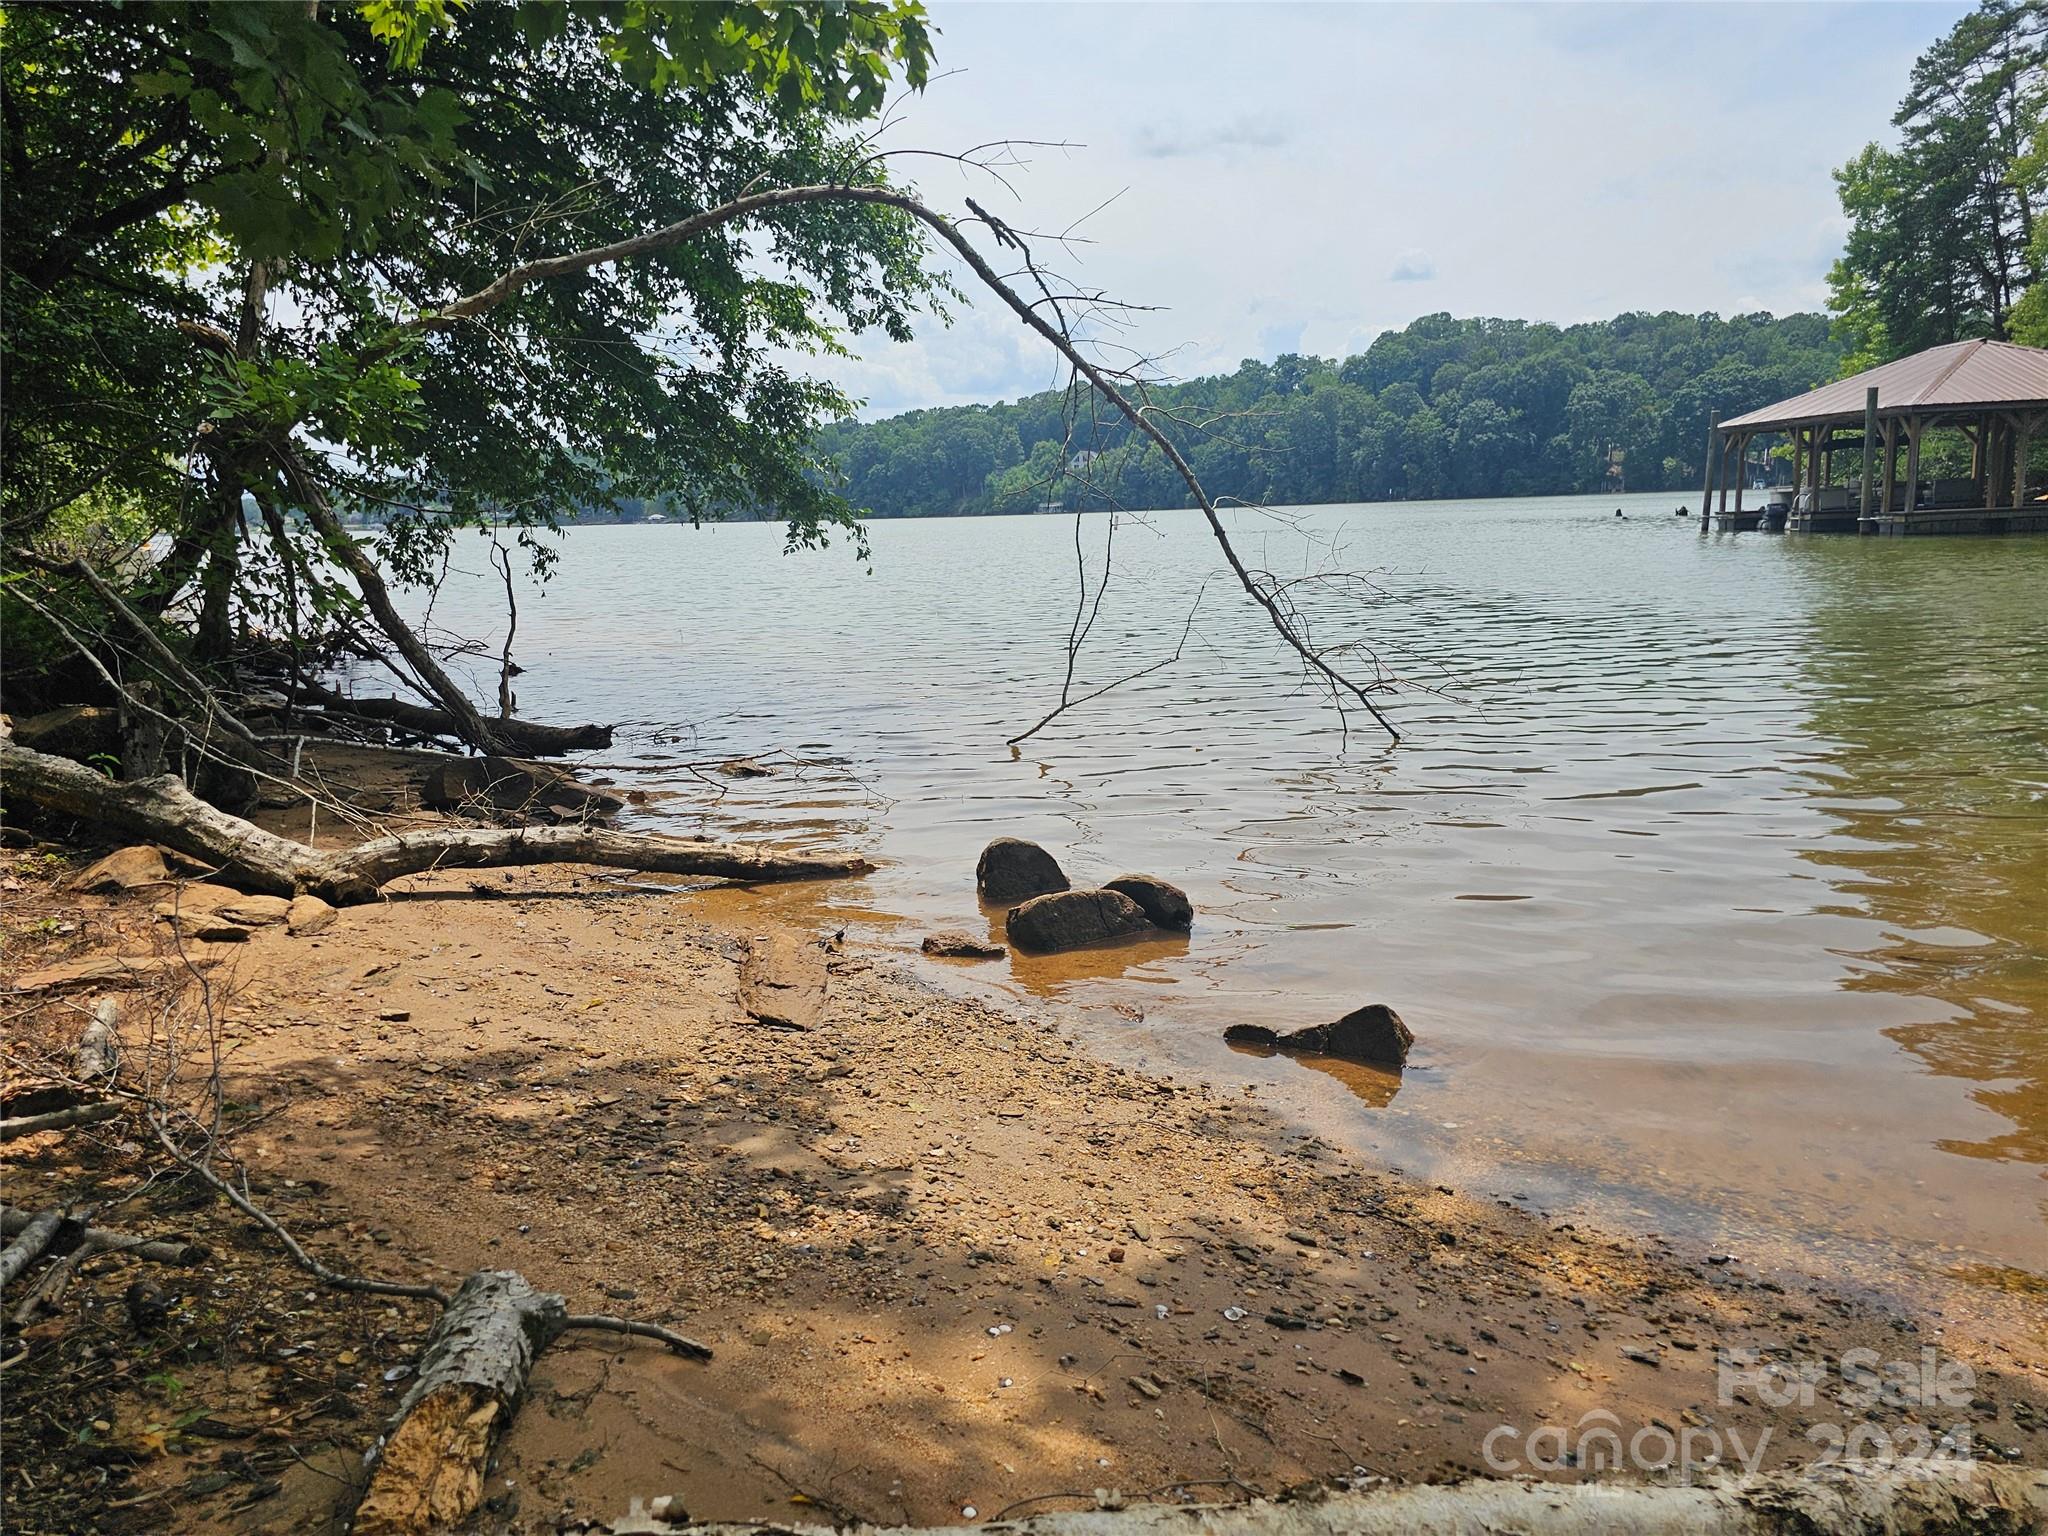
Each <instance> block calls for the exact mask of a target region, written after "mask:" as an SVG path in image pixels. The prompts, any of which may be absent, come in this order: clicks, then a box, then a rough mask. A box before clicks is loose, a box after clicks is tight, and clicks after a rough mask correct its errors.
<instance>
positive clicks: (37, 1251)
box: [0, 1205, 64, 1290]
mask: <svg viewBox="0 0 2048 1536" xmlns="http://www.w3.org/2000/svg"><path fill="white" fill-rule="evenodd" d="M62 1225H64V1212H63V1211H62V1210H60V1209H59V1208H58V1207H56V1206H54V1205H53V1206H51V1207H50V1208H49V1209H48V1210H47V1211H39V1212H38V1213H37V1214H36V1215H35V1216H33V1217H31V1218H30V1219H29V1223H28V1225H27V1226H25V1227H23V1228H22V1229H21V1233H20V1235H19V1236H18V1237H16V1238H15V1239H14V1241H13V1242H11V1243H9V1244H8V1245H7V1247H6V1248H5V1249H4V1250H0V1290H4V1289H6V1288H7V1287H8V1286H10V1285H12V1284H14V1282H15V1281H16V1280H17V1279H19V1278H20V1277H21V1272H22V1271H23V1270H25V1269H27V1268H28V1267H29V1265H31V1264H33V1263H35V1261H36V1260H37V1259H39V1258H41V1257H42V1256H43V1250H44V1249H45V1248H47V1247H49V1246H50V1240H51V1239H52V1238H54V1237H55V1236H56V1235H57V1229H58V1228H59V1227H61V1226H62Z"/></svg>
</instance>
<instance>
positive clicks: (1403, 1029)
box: [1223, 1003, 1415, 1070]
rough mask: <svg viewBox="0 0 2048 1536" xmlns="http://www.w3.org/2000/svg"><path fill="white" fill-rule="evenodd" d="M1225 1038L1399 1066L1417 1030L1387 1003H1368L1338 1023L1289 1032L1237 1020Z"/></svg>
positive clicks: (1239, 1042)
mask: <svg viewBox="0 0 2048 1536" xmlns="http://www.w3.org/2000/svg"><path fill="white" fill-rule="evenodd" d="M1223 1038H1224V1039H1225V1040H1228V1041H1229V1042H1230V1043H1231V1044H1233V1045H1264V1046H1270V1047H1271V1048H1272V1049H1274V1050H1276V1051H1295V1052H1299V1053H1300V1054H1302V1055H1305V1056H1338V1057H1342V1058H1343V1059H1344V1060H1345V1061H1361V1062H1364V1063H1365V1064H1366V1065H1367V1066H1371V1067H1392V1068H1394V1069H1396V1070H1399V1069H1400V1067H1401V1066H1402V1065H1403V1063H1405V1062H1406V1061H1407V1060H1408V1048H1409V1047H1410V1046H1412V1045H1413V1044H1414V1043H1415V1034H1414V1032H1413V1031H1412V1030H1410V1029H1409V1028H1408V1026H1407V1025H1406V1024H1404V1023H1402V1022H1401V1015H1399V1014H1398V1013H1396V1012H1394V1010H1393V1009H1391V1008H1389V1007H1388V1006H1387V1005H1386V1004H1385V1003H1367V1004H1366V1005H1365V1006H1364V1007H1363V1008H1354V1009H1353V1010H1352V1011H1351V1012H1349V1013H1347V1014H1345V1015H1344V1017H1343V1018H1341V1019H1339V1020H1337V1021H1336V1022H1335V1023H1334V1024H1311V1025H1310V1026H1309V1027H1308V1028H1306V1029H1297V1030H1294V1031H1293V1032H1292V1033H1289V1034H1285V1035H1283V1034H1281V1033H1279V1032H1278V1031H1277V1030H1271V1029H1268V1028H1266V1026H1265V1025H1263V1024H1233V1025H1231V1026H1230V1028H1228V1029H1226V1030H1225V1031H1223Z"/></svg>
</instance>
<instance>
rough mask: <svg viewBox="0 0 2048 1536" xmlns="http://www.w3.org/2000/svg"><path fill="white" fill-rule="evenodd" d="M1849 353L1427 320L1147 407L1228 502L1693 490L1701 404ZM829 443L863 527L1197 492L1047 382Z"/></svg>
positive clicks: (1114, 425)
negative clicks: (872, 521)
mask: <svg viewBox="0 0 2048 1536" xmlns="http://www.w3.org/2000/svg"><path fill="white" fill-rule="evenodd" d="M1842 359H1843V348H1842V347H1841V346H1840V345H1838V344H1837V343H1836V342H1834V341H1833V340H1831V339H1830V337H1829V322H1828V319H1827V317H1826V316H1824V315H1787V316H1784V317H1783V318H1777V317H1774V316H1771V315H1769V314H1754V315H1734V316H1731V317H1730V318H1728V319H1725V320H1724V319H1722V318H1721V317H1720V316H1718V315H1713V314H1705V315H1683V314H1671V313H1667V314H1657V315H1651V314H1628V315H1621V316H1619V317H1617V318H1615V319H1613V320H1608V321H1602V322H1599V323H1595V324H1587V325H1572V326H1556V325H1547V324H1536V323H1530V322H1528V321H1522V320H1457V319H1453V318H1452V317H1451V316H1450V315H1447V314H1437V315H1426V316H1424V317H1423V318H1422V319H1420V320H1417V321H1416V322H1415V323H1414V324H1412V325H1410V326H1409V327H1408V328H1407V329H1406V330H1404V331H1389V332H1387V333H1385V334H1384V335H1382V336H1381V337H1380V338H1379V339H1378V340H1377V341H1375V342H1374V343H1373V344H1372V346H1371V347H1370V348H1368V349H1367V350H1366V351H1365V353H1364V354H1363V355H1361V356H1357V357H1350V358H1346V359H1344V360H1343V361H1342V362H1337V361H1334V360H1332V359H1328V358H1319V357H1302V356H1298V355H1295V354H1291V353H1290V354H1287V355H1285V356H1282V357H1280V358H1278V359H1277V360H1276V361H1274V362H1271V363H1262V362H1253V361H1247V362H1245V363H1243V364H1241V365H1240V366H1239V367H1238V370H1237V371H1236V372H1235V373H1232V374H1226V375H1222V376H1219V377H1211V378H1202V379H1194V380H1191V381H1189V382H1187V383H1184V384H1177V385H1173V386H1171V387H1167V388H1162V389H1158V390H1155V391H1154V392H1153V394H1152V397H1151V398H1152V400H1153V402H1154V403H1155V404H1157V405H1161V406H1164V407H1167V408H1169V410H1170V411H1171V413H1172V417H1173V418H1174V419H1173V421H1172V422H1170V423H1168V425H1167V430H1168V431H1169V432H1170V433H1171V434H1172V435H1173V436H1174V437H1175V439H1176V440H1177V442H1178V443H1179V445H1180V447H1181V449H1182V451H1183V452H1185V453H1186V454H1187V456H1188V458H1189V460H1190V461H1191V462H1192V463H1193V465H1194V468H1195V471H1196V473H1197V474H1198V475H1199V476H1200V477H1201V480H1202V483H1203V485H1204V486H1205V487H1206V488H1207V489H1208V491H1209V492H1210V494H1211V495H1212V496H1214V497H1216V498H1218V499H1219V500H1220V499H1222V498H1224V497H1237V498H1241V499H1243V500H1247V501H1260V502H1267V503H1272V504H1295V505H1302V504H1309V503H1315V502H1345V501H1400V500H1423V499H1430V498H1435V497H1445V496H1540V495H1556V494H1564V493H1569V492H1578V491H1596V490H1622V489H1626V490H1631V491H1649V490H1673V491H1683V490H1686V489H1688V488H1690V489H1692V490H1694V491H1697V490H1698V487H1699V476H1700V467H1701V456H1702V454H1703V453H1704V452H1705V448H1706V428H1707V414H1708V412H1709V411H1711V410H1719V411H1720V412H1721V413H1722V414H1723V415H1724V416H1725V415H1733V414H1735V413H1736V412H1738V411H1746V410H1751V409H1753V408H1755V407H1757V406H1760V405H1767V404H1769V403H1770V402H1772V401H1774V400H1779V399H1783V398H1784V397H1786V396H1788V395H1796V394H1798V393H1800V392H1801V391H1803V390H1807V389H1810V388H1812V387H1813V386H1814V385H1816V384H1821V383H1825V382H1826V381H1827V380H1829V379H1832V378H1834V377H1835V376H1836V374H1837V373H1838V372H1839V370H1840V368H1841V364H1842ZM1070 423H1071V424H1072V425H1071V435H1070V430H1069V424H1070ZM820 446H821V448H822V449H823V451H824V453H825V455H826V456H827V457H828V458H829V459H831V460H833V461H835V462H836V463H837V464H838V466H839V467H840V470H841V471H842V472H843V473H844V475H845V476H846V485H845V493H846V497H847V499H848V500H849V501H850V502H851V503H852V504H853V505H854V506H855V507H857V508H861V509H863V510H865V511H867V512H868V513H869V514H870V515H872V516H876V517H949V516H972V515H975V514H980V513H994V512H1028V511H1032V510H1035V509H1037V508H1039V507H1042V506H1047V505H1055V504H1056V505H1062V506H1066V507H1100V506H1106V505H1109V504H1110V503H1111V502H1112V501H1114V502H1115V503H1117V504H1120V505H1123V506H1129V507H1161V506H1180V505H1182V504H1184V503H1186V502H1187V501H1188V496H1187V490H1186V487H1185V486H1184V485H1183V484H1182V483H1181V482H1180V480H1179V478H1178V477H1177V476H1176V475H1175V474H1174V472H1173V471H1172V469H1171V468H1170V467H1169V466H1168V465H1167V463H1166V462H1165V460H1164V459H1163V457H1162V456H1161V455H1160V454H1159V452H1158V450H1157V449H1156V448H1153V447H1151V446H1150V445H1149V444H1146V443H1143V442H1142V441H1133V440H1132V437H1131V433H1130V430H1129V428H1128V427H1126V426H1125V425H1124V424H1123V423H1122V422H1121V420H1120V419H1116V418H1115V412H1114V411H1113V410H1112V409H1110V408H1108V407H1107V406H1105V405H1102V404H1101V403H1099V402H1091V401H1089V400H1088V399H1086V398H1085V397H1084V398H1082V399H1081V400H1080V401H1079V403H1078V409H1075V408H1074V402H1071V401H1069V400H1068V399H1067V397H1066V396H1065V395H1063V394H1062V393H1060V392H1058V391H1048V392H1047V393H1045V394H1039V395H1032V396H1029V397H1027V398H1025V399H1022V400H1017V401H1014V402H1005V403H1002V404H998V405H965V406H952V407H947V408H944V409H938V410H925V411H910V412H907V413H905V414H904V415H901V416H892V417H889V418H888V419H886V420H883V421H876V422H865V423H864V422H858V421H851V420H848V421H840V422H835V423H833V424H832V425H831V426H829V427H827V428H825V430H824V432H823V433H822V435H821V440H820ZM1077 461H1078V462H1077Z"/></svg>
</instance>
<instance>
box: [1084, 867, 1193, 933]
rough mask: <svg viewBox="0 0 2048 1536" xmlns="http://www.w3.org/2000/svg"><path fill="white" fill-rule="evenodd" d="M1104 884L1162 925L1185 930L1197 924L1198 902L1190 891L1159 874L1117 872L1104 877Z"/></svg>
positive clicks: (1104, 886) (1107, 888) (1104, 887)
mask: <svg viewBox="0 0 2048 1536" xmlns="http://www.w3.org/2000/svg"><path fill="white" fill-rule="evenodd" d="M1102 888H1103V889H1104V890H1105V891H1122V892H1123V893H1124V894H1125V895H1126V896H1128V897H1130V898H1131V900H1133V901H1135V902H1136V903H1137V904H1138V905H1139V906H1140V907H1141V908H1143V909H1144V913H1145V915H1146V916H1147V917H1149V918H1151V919H1152V921H1153V922H1154V923H1156V924H1157V925H1158V926H1160V927H1161V928H1171V929H1173V930H1174V932H1176V933H1186V932H1187V931H1188V930H1189V929H1190V928H1192V927H1194V926H1195V904H1194V903H1193V902H1192V901H1189V900H1188V893H1187V892H1186V891H1184V890H1182V889H1181V888H1180V887H1179V886H1177V885H1169V884H1167V883H1166V882H1165V881H1164V880H1162V879H1160V878H1159V877H1158V876H1157V875H1118V876H1117V877H1116V878H1115V879H1114V880H1105V881H1103V882H1102Z"/></svg>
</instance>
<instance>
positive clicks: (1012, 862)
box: [974, 837, 1069, 907]
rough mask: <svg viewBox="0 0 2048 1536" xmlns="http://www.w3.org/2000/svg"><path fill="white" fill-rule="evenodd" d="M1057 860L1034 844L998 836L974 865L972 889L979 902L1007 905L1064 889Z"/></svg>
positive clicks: (1062, 873) (1063, 880) (1019, 838)
mask: <svg viewBox="0 0 2048 1536" xmlns="http://www.w3.org/2000/svg"><path fill="white" fill-rule="evenodd" d="M1068 885H1069V881H1068V880H1067V876H1066V871H1064V870H1063V869H1061V868H1060V866H1059V861H1058V860H1056V859H1054V858H1053V856H1052V855H1051V854H1049V853H1047V852H1046V851H1045V850H1044V849H1043V848H1041V847H1039V846H1038V844H1036V843H1027V842H1025V841H1024V839H1022V838H1021V837H999V838H997V839H996V840H995V841H994V842H992V843H990V844H989V845H988V846H987V847H986V848H984V849H982V850H981V858H980V859H979V860H977V861H976V863H975V866H974V888H975V890H977V891H979V892H980V893H981V899H982V900H983V901H987V902H993V903H995V904H996V905H998V906H1005V907H1007V906H1010V905H1012V904H1013V903H1016V902H1020V901H1024V900H1026V899H1027V898H1029V897H1032V896H1043V895H1045V894H1047V893H1048V892H1051V891H1064V890H1066V889H1067V888H1068Z"/></svg>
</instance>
